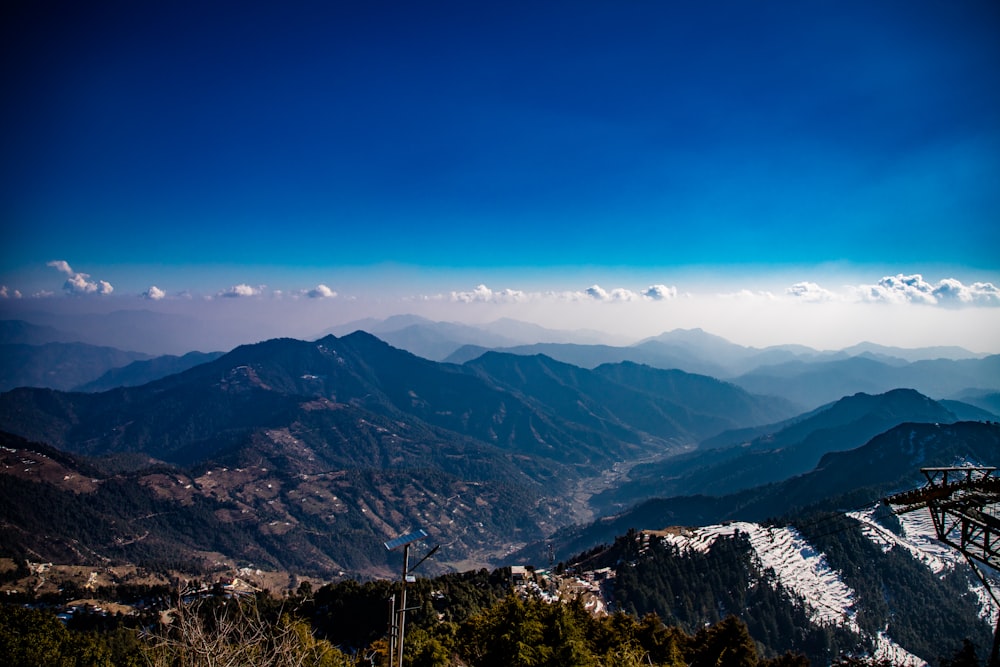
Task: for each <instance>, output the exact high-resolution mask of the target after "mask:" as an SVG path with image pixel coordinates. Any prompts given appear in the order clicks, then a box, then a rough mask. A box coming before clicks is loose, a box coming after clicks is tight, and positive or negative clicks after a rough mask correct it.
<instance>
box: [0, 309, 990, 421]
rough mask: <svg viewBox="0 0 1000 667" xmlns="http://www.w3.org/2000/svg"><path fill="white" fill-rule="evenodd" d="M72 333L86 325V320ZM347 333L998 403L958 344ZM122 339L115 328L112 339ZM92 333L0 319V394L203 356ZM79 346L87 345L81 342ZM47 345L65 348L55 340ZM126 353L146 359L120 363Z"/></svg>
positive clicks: (471, 353) (435, 348)
mask: <svg viewBox="0 0 1000 667" xmlns="http://www.w3.org/2000/svg"><path fill="white" fill-rule="evenodd" d="M152 315H153V314H151V313H150V314H148V316H147V314H143V312H142V311H135V312H131V313H124V312H123V313H117V314H116V313H113V314H111V315H108V316H106V318H105V319H106V320H107V321H104V320H99V319H96V318H92V319H93V321H94V322H103V324H102V326H105V329H104V330H111V329H114V327H113V326H111V325H112V324H114V325H119V328H120V329H122V330H128V331H133V330H134V331H133V333H135V331H138V332H140V333H141V332H146V331H153V330H156V333H155V335H154V334H152V333H150V335H149V336H148V337H149V338H150V340H154V339H158V338H162V337H163V336H164V335H166V334H167V333H168V332H170V331H173V330H174V328H176V327H175V325H176V324H177V323H176V322H172V321H170V323H169V325H168V323H167V322H166V321H163V320H162V318H160V319H157V318H153V319H150V316H152ZM84 324H86V323H84ZM161 325H162V327H161ZM88 326H89V325H88ZM136 327H138V328H136ZM83 329H84V330H87V331H89V329H88V327H87V326H84V327H83ZM356 330H365V331H367V332H369V333H373V334H375V335H377V336H378V337H379V338H380V339H382V340H384V341H386V342H388V343H389V344H391V345H393V346H394V347H397V348H400V349H404V350H407V351H409V352H412V353H413V354H415V355H417V356H420V357H423V358H425V359H430V360H443V361H446V362H448V363H456V364H464V363H466V362H468V361H472V360H474V359H476V358H478V357H480V356H482V355H483V354H484V353H485V352H488V351H502V352H506V353H510V354H517V355H520V356H534V355H536V354H543V355H545V356H547V357H550V358H552V359H554V360H556V361H561V362H563V363H567V364H571V365H574V366H579V367H582V368H588V369H593V368H596V367H598V366H600V365H602V364H617V363H621V362H626V361H628V362H633V363H636V364H642V365H647V366H651V367H654V368H659V369H676V370H682V371H686V372H688V373H695V374H699V375H708V376H710V377H714V378H720V379H727V380H728V381H729V382H731V383H733V384H736V385H738V386H740V387H742V388H743V389H746V390H747V391H749V392H751V393H754V394H763V395H770V396H777V397H781V398H784V399H786V400H787V401H789V402H791V403H792V404H793V405H795V406H797V408H798V409H799V410H800V411H805V410H809V409H812V408H816V407H819V406H821V405H823V404H826V403H829V402H832V401H835V400H837V399H839V398H840V397H842V396H848V395H851V394H854V393H857V392H865V393H869V394H878V393H883V392H886V391H889V390H891V389H895V388H899V387H906V388H911V389H916V390H917V391H919V392H921V393H923V394H925V395H927V396H930V397H932V398H935V399H952V400H959V401H963V402H966V403H969V404H972V405H976V406H977V407H979V408H981V409H984V410H987V411H990V412H994V413H995V412H997V411H998V410H1000V405H998V403H1000V401H998V400H997V399H996V395H1000V355H993V356H986V357H983V356H980V355H975V354H973V353H971V352H969V351H968V350H964V349H962V348H957V347H934V348H920V349H904V348H892V347H885V346H880V345H875V344H872V343H861V344H858V345H855V346H852V347H851V348H847V349H845V350H841V351H835V352H830V351H825V352H824V351H817V350H814V349H811V348H807V347H804V346H796V345H782V346H774V347H768V348H763V349H757V348H750V347H744V346H741V345H735V344H733V343H730V342H729V341H726V340H725V339H723V338H720V337H718V336H714V335H712V334H709V333H706V332H704V331H702V330H700V329H690V330H683V329H677V330H674V331H669V332H666V333H663V334H661V335H659V336H656V337H653V338H648V339H645V340H643V341H640V342H638V343H635V344H632V345H621V344H614V345H612V344H609V342H608V341H607V340H606V339H603V340H602V337H601V334H599V333H597V332H588V331H553V330H549V329H544V328H542V327H539V326H537V325H533V324H528V323H524V322H518V321H515V320H497V321H495V322H492V323H489V324H483V325H476V326H473V325H466V324H458V323H449V322H433V321H430V320H427V319H424V318H420V317H416V316H412V315H402V316H395V317H390V318H388V319H386V320H360V321H357V322H352V323H349V324H346V325H341V326H338V327H334V328H333V329H332V330H331V331H332V332H335V333H337V334H338V335H344V334H347V333H351V332H353V331H356ZM122 336H123V334H121V333H120V332H119V334H118V335H117V337H116V338H112V339H121V338H122ZM93 339H94V336H93V334H88V335H86V336H79V337H78V338H77V339H74V337H73V336H72V335H71V334H68V333H66V332H64V331H60V330H58V329H55V328H53V327H51V326H40V325H35V324H29V323H28V322H23V321H14V320H8V321H3V322H0V345H18V346H21V347H15V348H7V349H6V350H4V349H0V354H2V355H3V357H2V359H3V366H2V367H3V368H4V369H5V373H4V374H3V376H0V390H4V389H11V388H14V387H16V386H22V385H23V386H41V387H49V388H54V389H61V390H71V389H72V390H79V391H100V390H104V389H110V388H113V387H114V386H123V385H136V384H140V383H142V382H149V381H152V380H155V379H158V378H159V377H164V376H166V375H169V374H171V373H174V372H179V371H181V370H184V369H185V368H187V367H190V365H191V364H195V363H198V362H200V361H203V360H207V359H208V357H207V356H206V357H199V356H198V355H184V356H182V357H180V358H178V357H176V356H168V357H165V358H164V359H163V360H161V361H157V362H155V363H154V362H153V358H152V357H150V355H148V354H145V353H140V352H115V353H114V354H112V353H111V352H110V348H104V347H102V348H99V349H97V348H92V347H89V346H88V345H90V343H89V342H88V341H91V340H93ZM109 340H111V339H109ZM80 342H83V343H85V344H86V345H84V346H80V345H79V343H80ZM56 343H60V344H63V345H68V344H71V343H76V345H74V346H73V347H71V348H60V346H59V345H55V344H56ZM46 344H48V347H45V345H46ZM208 354H217V353H208ZM136 360H142V361H150V362H151V363H149V364H143V365H140V366H136V367H134V368H132V369H129V370H128V371H122V370H121V368H122V367H123V366H124V365H126V364H128V363H131V362H132V361H136ZM110 371H114V372H110ZM991 396H993V398H991Z"/></svg>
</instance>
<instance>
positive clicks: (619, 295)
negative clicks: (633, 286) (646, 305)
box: [583, 285, 640, 301]
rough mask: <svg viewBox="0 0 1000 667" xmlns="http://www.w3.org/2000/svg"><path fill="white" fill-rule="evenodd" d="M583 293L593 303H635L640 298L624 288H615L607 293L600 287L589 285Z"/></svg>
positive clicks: (635, 293)
mask: <svg viewBox="0 0 1000 667" xmlns="http://www.w3.org/2000/svg"><path fill="white" fill-rule="evenodd" d="M583 293H584V294H585V295H587V296H589V297H590V298H591V299H593V300H594V301H637V300H638V299H639V298H640V297H639V294H638V293H637V292H633V291H632V290H630V289H626V288H624V287H616V288H614V289H613V290H611V291H610V292H609V291H607V290H605V289H604V288H603V287H601V286H600V285H591V286H590V287H588V288H587V289H586V290H584V292H583Z"/></svg>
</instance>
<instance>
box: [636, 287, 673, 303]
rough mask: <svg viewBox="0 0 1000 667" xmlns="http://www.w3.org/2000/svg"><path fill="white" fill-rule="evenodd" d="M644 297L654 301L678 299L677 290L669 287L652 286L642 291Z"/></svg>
mask: <svg viewBox="0 0 1000 667" xmlns="http://www.w3.org/2000/svg"><path fill="white" fill-rule="evenodd" d="M642 295H643V296H644V297H646V298H647V299H652V300H653V301H664V300H666V299H675V298H677V288H676V287H673V286H669V287H668V286H667V285H650V286H649V287H647V288H646V289H644V290H643V291H642Z"/></svg>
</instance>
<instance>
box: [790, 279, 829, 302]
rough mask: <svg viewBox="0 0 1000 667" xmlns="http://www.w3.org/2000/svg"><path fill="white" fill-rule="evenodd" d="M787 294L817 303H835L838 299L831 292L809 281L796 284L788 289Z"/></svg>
mask: <svg viewBox="0 0 1000 667" xmlns="http://www.w3.org/2000/svg"><path fill="white" fill-rule="evenodd" d="M785 294H787V295H788V296H791V297H794V298H796V299H800V300H802V301H810V302H815V303H819V302H822V301H833V300H834V299H836V295H835V294H834V293H833V292H831V291H830V290H828V289H825V288H823V287H820V286H819V285H817V284H816V283H813V282H809V281H807V280H804V281H802V282H798V283H795V284H794V285H792V286H791V287H789V288H787V289H786V290H785Z"/></svg>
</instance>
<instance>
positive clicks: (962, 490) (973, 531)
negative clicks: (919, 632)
mask: <svg viewBox="0 0 1000 667" xmlns="http://www.w3.org/2000/svg"><path fill="white" fill-rule="evenodd" d="M920 472H922V473H923V474H924V476H925V477H926V478H927V484H925V485H924V486H922V487H921V488H919V489H914V490H912V491H904V492H902V493H896V494H894V495H891V496H889V497H888V498H886V499H885V502H886V504H888V505H889V506H890V507H892V510H893V512H894V513H895V514H905V513H907V512H913V511H916V510H920V509H923V508H927V510H928V511H929V512H930V515H931V520H932V521H933V522H934V530H935V532H937V537H938V539H939V540H941V541H942V542H944V543H945V544H947V545H949V546H951V547H953V548H955V549H957V550H958V551H959V552H960V553H961V554H962V555H963V556H965V559H966V560H967V561H968V562H969V565H970V566H972V571H973V572H974V573H975V574H976V576H977V577H979V580H980V581H981V582H982V584H983V586H985V587H986V591H987V592H988V593H989V594H990V597H992V598H993V601H994V602H995V603H996V604H997V605H998V606H1000V599H998V598H997V593H996V592H995V591H994V590H993V587H992V586H991V585H990V582H989V579H987V577H986V575H985V573H984V572H983V571H982V569H981V568H980V567H979V566H978V565H977V563H979V564H982V565H985V566H987V567H989V568H992V569H1000V477H998V476H996V475H994V473H995V472H996V468H983V467H972V466H967V467H952V468H921V469H920ZM989 664H990V665H991V667H998V666H1000V620H998V623H997V628H996V630H995V631H994V633H993V650H992V653H991V654H990V662H989Z"/></svg>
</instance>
